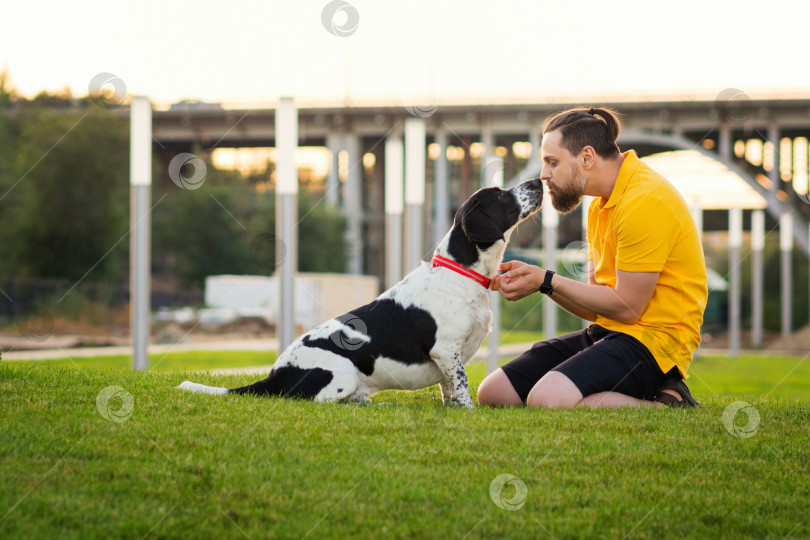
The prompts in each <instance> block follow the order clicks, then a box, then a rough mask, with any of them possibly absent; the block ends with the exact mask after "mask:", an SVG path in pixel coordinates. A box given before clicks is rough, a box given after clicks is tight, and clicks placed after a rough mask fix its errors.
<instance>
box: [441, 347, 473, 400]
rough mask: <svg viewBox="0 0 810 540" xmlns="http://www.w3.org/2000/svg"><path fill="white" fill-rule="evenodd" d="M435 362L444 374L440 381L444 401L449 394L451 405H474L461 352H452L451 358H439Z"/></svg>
mask: <svg viewBox="0 0 810 540" xmlns="http://www.w3.org/2000/svg"><path fill="white" fill-rule="evenodd" d="M436 364H437V365H438V366H439V369H440V370H441V371H442V375H444V380H443V381H442V382H441V383H440V388H441V390H442V400H443V401H444V403H445V404H448V399H447V397H448V394H449V396H450V403H452V404H453V405H458V406H460V407H466V408H468V409H472V408H473V407H474V405H473V402H472V398H471V397H470V385H469V382H467V372H466V371H464V363H463V362H462V361H461V354H460V353H454V354H453V356H452V358H450V359H447V360H445V361H441V360H440V361H438V362H436Z"/></svg>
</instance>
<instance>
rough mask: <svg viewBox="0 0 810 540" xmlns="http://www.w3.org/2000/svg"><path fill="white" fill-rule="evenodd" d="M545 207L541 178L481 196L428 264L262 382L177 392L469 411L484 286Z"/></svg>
mask: <svg viewBox="0 0 810 540" xmlns="http://www.w3.org/2000/svg"><path fill="white" fill-rule="evenodd" d="M542 201H543V186H542V183H541V182H540V179H537V178H536V179H534V180H529V181H526V182H523V183H522V184H520V185H518V186H517V187H515V188H512V189H510V190H502V189H500V188H486V189H481V190H479V191H477V192H476V193H475V194H473V196H472V197H470V198H469V199H468V200H467V201H466V202H465V203H464V204H463V205H462V206H461V208H459V210H458V212H456V215H455V219H454V221H453V227H452V228H451V229H450V232H448V233H447V235H446V236H445V237H444V239H443V240H442V241H441V243H440V244H439V246H438V247H437V248H436V251H435V254H434V257H433V261H432V263H431V264H427V263H423V264H422V265H421V266H420V267H419V268H417V269H415V270H414V271H413V272H411V273H410V274H408V275H407V276H406V277H405V279H403V280H402V281H400V282H399V283H397V284H396V285H394V286H393V287H391V288H390V289H388V290H387V291H385V292H384V293H382V294H381V295H380V296H379V297H378V298H377V299H376V300H374V301H373V302H371V303H370V304H368V305H365V306H363V307H360V308H357V309H355V310H352V311H350V312H349V313H346V314H345V315H341V316H339V317H336V318H334V319H332V320H329V321H327V322H325V323H323V324H321V325H319V326H317V327H315V328H314V329H312V330H310V331H309V332H307V333H306V334H304V335H303V336H301V337H300V338H298V339H297V340H295V341H294V342H293V343H292V344H291V345H290V346H289V347H288V348H287V349H286V350H285V351H284V352H283V353H282V354H281V356H279V358H278V360H277V361H276V363H275V365H274V366H273V369H272V370H271V371H270V374H269V375H268V377H267V378H266V379H264V380H261V381H258V382H256V383H254V384H251V385H249V386H244V387H242V388H235V389H230V390H229V389H227V388H217V387H211V386H205V385H202V384H197V383H193V382H190V381H186V382H184V383H182V384H181V385H180V386H178V388H181V389H183V390H189V391H191V392H201V393H208V394H254V395H279V396H288V397H299V398H308V399H314V400H315V401H342V400H349V401H361V402H369V401H370V399H369V397H368V396H369V395H371V394H374V393H376V392H380V391H382V390H389V389H400V390H417V389H419V388H425V387H428V386H431V385H434V384H437V383H438V384H439V385H440V388H441V392H442V399H443V401H444V403H445V404H446V405H450V404H454V405H460V406H463V407H472V406H473V402H472V399H471V398H470V390H469V387H468V383H467V374H466V372H465V371H464V364H465V363H466V362H467V361H468V360H469V359H470V358H472V356H473V355H474V354H475V352H476V351H477V350H478V348H479V347H480V346H481V342H482V341H483V340H484V337H485V336H486V335H487V334H488V333H489V329H490V324H491V321H492V313H491V312H490V310H489V296H488V294H487V292H488V286H489V279H490V277H492V276H494V275H496V274H497V273H498V267H499V265H500V263H501V261H502V260H503V254H504V251H505V249H506V244H507V242H508V241H509V237H510V235H511V234H512V231H513V230H514V228H515V227H516V226H517V225H518V224H519V223H520V222H521V221H523V220H525V219H526V218H528V217H529V216H531V215H532V214H534V213H535V212H537V211H538V210H539V209H540V206H541V203H542Z"/></svg>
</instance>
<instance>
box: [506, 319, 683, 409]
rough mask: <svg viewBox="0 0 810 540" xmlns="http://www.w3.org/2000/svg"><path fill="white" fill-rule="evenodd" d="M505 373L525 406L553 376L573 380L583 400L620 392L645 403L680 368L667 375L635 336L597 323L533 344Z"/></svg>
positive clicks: (511, 363)
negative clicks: (544, 379) (537, 387)
mask: <svg viewBox="0 0 810 540" xmlns="http://www.w3.org/2000/svg"><path fill="white" fill-rule="evenodd" d="M501 369H502V370H503V372H504V373H505V374H506V377H507V378H508V379H509V382H510V383H512V386H513V387H514V388H515V391H516V392H517V393H518V395H519V396H520V399H521V400H523V403H526V398H527V397H528V396H529V392H530V391H531V389H532V388H533V387H534V385H535V384H537V381H539V380H540V379H541V378H542V377H543V375H545V374H546V373H548V372H549V371H559V372H560V373H562V374H563V375H565V376H566V377H568V378H569V379H571V381H572V382H573V383H574V384H575V385H576V387H577V388H578V389H579V391H580V392H582V396H583V397H585V396H589V395H591V394H596V393H598V392H618V393H620V394H624V395H627V396H633V397H634V398H638V399H646V400H652V399H653V398H655V392H656V390H658V388H659V387H660V386H661V383H662V382H663V380H664V377H672V376H675V377H680V374H679V372H678V368H677V367H674V368H672V370H670V371H669V372H668V373H667V374H664V373H663V372H662V371H661V368H660V367H658V362H656V361H655V358H654V357H653V355H652V354H650V351H649V350H648V349H647V347H645V346H644V344H643V343H641V342H640V341H639V340H637V339H636V338H634V337H633V336H630V335H628V334H623V333H621V332H614V331H612V330H608V329H606V328H603V327H601V326H599V325H597V324H592V325H591V326H590V327H588V329H586V330H580V331H578V332H572V333H570V334H566V335H564V336H560V337H556V338H552V339H548V340H546V341H541V342H539V343H535V344H534V346H532V348H531V349H529V350H528V351H526V352H525V353H523V354H522V355H520V356H518V357H517V358H515V359H514V360H512V361H511V362H508V363H506V364H504V365H503V366H501Z"/></svg>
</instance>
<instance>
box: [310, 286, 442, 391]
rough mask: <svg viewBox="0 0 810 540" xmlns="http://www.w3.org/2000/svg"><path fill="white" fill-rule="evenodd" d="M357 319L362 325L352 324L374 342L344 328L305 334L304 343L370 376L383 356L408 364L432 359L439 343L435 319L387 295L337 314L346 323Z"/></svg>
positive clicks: (423, 311)
mask: <svg viewBox="0 0 810 540" xmlns="http://www.w3.org/2000/svg"><path fill="white" fill-rule="evenodd" d="M358 319H359V321H358V322H362V325H360V324H357V325H352V326H353V327H354V328H355V329H357V330H361V329H362V330H363V333H364V334H365V335H367V336H370V337H371V341H368V342H365V341H358V340H356V339H352V338H351V337H350V336H348V335H346V334H345V333H344V332H342V331H341V332H340V333H339V334H338V335H334V336H330V337H327V338H318V339H312V338H311V337H309V336H305V337H304V339H303V344H304V345H306V346H307V347H316V348H318V349H323V350H325V351H329V352H332V353H335V354H337V355H339V356H342V357H344V358H347V359H349V360H350V361H351V362H352V363H353V364H354V365H355V366H356V367H357V369H358V370H360V372H362V373H363V374H364V375H368V376H371V374H372V373H374V363H375V361H376V360H377V358H379V357H381V356H384V357H386V358H391V359H393V360H396V361H398V362H402V363H403V364H407V365H411V364H423V363H427V362H430V361H431V359H430V350H431V349H432V348H433V346H434V345H435V344H436V321H435V320H434V319H433V316H432V315H431V314H430V313H428V312H427V311H426V310H424V309H421V308H418V307H415V306H409V307H407V308H406V307H403V306H402V305H401V304H399V303H397V302H395V301H394V300H391V299H390V298H386V299H383V300H374V301H373V302H371V303H370V304H366V305H365V306H363V307H360V308H357V309H355V310H353V311H350V312H349V313H347V314H345V315H341V316H340V317H338V320H341V321H342V322H345V323H347V324H350V323H352V321H356V320H358ZM357 326H365V328H357Z"/></svg>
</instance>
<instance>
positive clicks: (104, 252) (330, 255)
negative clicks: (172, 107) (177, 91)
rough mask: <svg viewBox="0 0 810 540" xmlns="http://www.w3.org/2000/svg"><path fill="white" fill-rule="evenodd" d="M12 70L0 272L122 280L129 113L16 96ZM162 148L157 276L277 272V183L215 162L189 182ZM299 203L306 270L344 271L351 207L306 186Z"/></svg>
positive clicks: (0, 198) (0, 192) (2, 92)
mask: <svg viewBox="0 0 810 540" xmlns="http://www.w3.org/2000/svg"><path fill="white" fill-rule="evenodd" d="M6 81H7V78H6V76H5V75H3V74H0V276H12V277H35V278H64V279H68V280H72V281H75V280H79V279H82V278H83V279H84V280H86V281H115V282H125V281H126V279H127V275H128V270H127V267H128V265H127V260H128V249H129V237H128V230H129V219H130V216H129V199H130V195H129V193H130V189H129V120H128V118H127V117H126V115H121V114H118V113H117V112H116V111H114V110H107V109H100V108H98V107H96V106H95V105H93V104H92V103H90V102H89V101H88V100H86V99H78V100H77V99H73V98H72V97H71V96H69V95H61V94H57V95H51V94H47V93H42V94H41V95H38V96H37V97H36V98H34V99H33V100H26V99H18V98H16V96H15V95H14V93H13V92H12V91H11V90H10V89H9V88H8V87H7V82H6ZM12 109H13V110H14V114H13V115H11V114H10V112H9V111H10V110H12ZM196 153H198V154H199V155H201V156H203V157H206V156H207V154H206V153H205V152H203V151H202V150H200V149H196ZM162 160H166V156H165V155H161V154H160V153H156V155H155V159H154V164H153V178H154V184H153V194H152V204H153V210H152V213H151V219H152V234H153V237H152V248H153V250H152V261H153V276H155V277H156V278H158V279H161V280H163V281H165V282H167V283H170V284H171V283H175V284H178V285H179V284H183V285H184V286H186V287H194V288H197V287H201V286H202V284H203V281H204V278H205V276H208V275H212V274H226V273H233V274H248V273H249V274H271V273H273V272H274V271H275V269H276V264H275V252H274V250H275V247H274V246H275V201H274V194H273V193H272V192H267V193H258V192H257V191H256V189H255V187H254V186H253V184H252V181H253V180H256V179H255V178H254V179H251V178H245V177H243V176H241V175H240V174H239V173H235V172H228V171H221V170H217V169H216V168H215V167H214V166H213V165H212V164H211V163H210V162H209V163H207V175H206V178H205V182H204V184H203V185H202V186H201V187H200V188H199V189H196V190H188V189H181V188H180V187H178V186H176V185H175V184H174V183H172V182H171V180H170V179H169V177H168V162H165V163H164V162H163V161H162ZM261 180H264V179H263V178H262V179H261ZM298 212H299V219H300V222H299V225H298V242H299V250H300V252H299V259H298V260H299V270H300V271H304V272H344V271H345V269H346V261H347V253H346V243H345V240H344V235H345V231H346V219H345V217H344V216H342V215H341V214H340V212H339V211H338V210H336V209H334V208H331V207H329V206H328V205H326V204H325V203H324V202H323V201H322V200H320V199H316V198H314V197H312V196H310V195H308V194H307V193H306V192H302V193H300V194H299V209H298Z"/></svg>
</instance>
